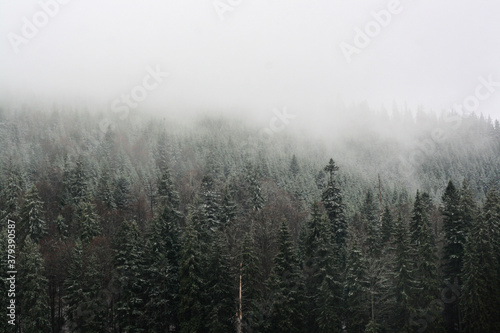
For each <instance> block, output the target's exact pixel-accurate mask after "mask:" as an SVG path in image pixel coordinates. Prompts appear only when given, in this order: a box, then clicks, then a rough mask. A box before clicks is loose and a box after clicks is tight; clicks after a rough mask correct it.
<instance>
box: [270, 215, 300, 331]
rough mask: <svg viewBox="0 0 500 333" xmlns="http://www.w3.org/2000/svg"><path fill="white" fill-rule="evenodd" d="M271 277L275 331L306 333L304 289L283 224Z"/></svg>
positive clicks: (297, 264)
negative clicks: (304, 331) (304, 332)
mask: <svg viewBox="0 0 500 333" xmlns="http://www.w3.org/2000/svg"><path fill="white" fill-rule="evenodd" d="M278 248H279V251H278V254H277V255H276V257H275V258H274V267H273V271H272V275H271V285H272V291H273V294H272V300H273V304H272V308H271V318H270V320H271V322H270V325H271V330H272V332H278V333H285V332H287V333H289V332H303V330H304V327H303V325H304V312H303V309H304V286H303V283H302V279H301V276H300V271H299V262H298V260H297V256H296V252H295V247H294V245H293V243H292V240H291V238H290V233H289V230H288V225H287V224H286V222H285V221H283V222H282V224H281V227H280V233H279V240H278Z"/></svg>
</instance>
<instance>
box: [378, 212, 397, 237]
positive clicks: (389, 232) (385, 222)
mask: <svg viewBox="0 0 500 333" xmlns="http://www.w3.org/2000/svg"><path fill="white" fill-rule="evenodd" d="M380 233H381V235H382V244H383V245H384V244H387V242H389V241H390V240H391V239H392V238H393V237H394V219H393V217H392V214H391V210H390V208H389V206H388V205H386V206H385V209H384V213H383V215H382V226H381V227H380Z"/></svg>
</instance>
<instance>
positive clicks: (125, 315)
mask: <svg viewBox="0 0 500 333" xmlns="http://www.w3.org/2000/svg"><path fill="white" fill-rule="evenodd" d="M144 259H145V258H144V245H143V239H142V237H141V235H140V234H139V228H138V227H137V224H136V223H135V222H134V221H133V222H130V223H129V222H126V221H124V222H123V224H122V227H121V230H120V233H119V235H118V237H117V243H116V250H115V259H114V260H115V267H116V276H117V281H118V285H119V288H120V295H119V299H118V301H117V312H118V322H119V324H120V327H121V328H122V330H124V331H126V332H144V331H146V330H147V327H146V326H147V325H146V318H145V314H144V307H145V304H146V281H145V276H144V275H145V272H146V269H145V267H144Z"/></svg>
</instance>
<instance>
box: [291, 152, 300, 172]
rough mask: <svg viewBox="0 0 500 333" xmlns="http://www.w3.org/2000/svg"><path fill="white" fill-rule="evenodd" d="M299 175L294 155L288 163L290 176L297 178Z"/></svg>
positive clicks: (297, 163)
mask: <svg viewBox="0 0 500 333" xmlns="http://www.w3.org/2000/svg"><path fill="white" fill-rule="evenodd" d="M299 173H300V167H299V162H297V157H295V154H294V155H293V156H292V160H291V162H290V174H291V175H292V177H297V175H298V174H299Z"/></svg>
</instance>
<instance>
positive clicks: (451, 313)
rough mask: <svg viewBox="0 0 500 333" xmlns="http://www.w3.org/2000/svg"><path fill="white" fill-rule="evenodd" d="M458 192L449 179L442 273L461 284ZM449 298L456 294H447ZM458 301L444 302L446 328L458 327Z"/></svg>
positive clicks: (462, 233) (462, 238) (444, 206)
mask: <svg viewBox="0 0 500 333" xmlns="http://www.w3.org/2000/svg"><path fill="white" fill-rule="evenodd" d="M459 201H460V193H459V191H458V190H457V189H456V188H455V185H454V184H453V182H452V181H451V180H450V181H449V182H448V185H447V187H446V189H445V191H444V194H443V196H442V202H443V204H442V207H441V214H442V215H443V231H444V249H443V261H444V263H443V273H444V278H445V279H446V280H447V283H456V284H461V282H460V279H461V277H460V272H461V270H462V262H463V252H464V245H465V233H466V230H464V225H463V223H462V221H463V220H462V219H461V218H460V214H459ZM448 297H449V298H450V299H452V297H453V298H456V295H449V296H448ZM459 316H460V313H459V303H458V301H455V302H447V303H445V310H444V321H445V324H446V327H447V328H448V330H453V329H455V328H458V327H460V317H459Z"/></svg>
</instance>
